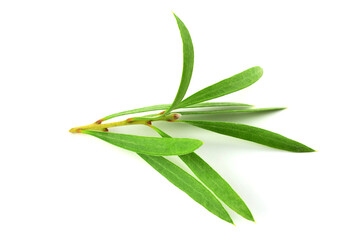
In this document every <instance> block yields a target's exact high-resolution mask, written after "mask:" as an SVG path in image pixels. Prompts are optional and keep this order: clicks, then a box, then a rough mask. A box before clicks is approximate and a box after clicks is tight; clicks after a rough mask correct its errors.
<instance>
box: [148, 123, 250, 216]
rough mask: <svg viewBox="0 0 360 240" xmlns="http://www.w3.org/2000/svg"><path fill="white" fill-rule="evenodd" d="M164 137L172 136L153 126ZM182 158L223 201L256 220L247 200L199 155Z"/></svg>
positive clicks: (192, 154) (240, 213)
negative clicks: (247, 204)
mask: <svg viewBox="0 0 360 240" xmlns="http://www.w3.org/2000/svg"><path fill="white" fill-rule="evenodd" d="M152 127H153V128H154V129H155V131H157V132H158V133H159V134H160V135H161V136H162V137H165V138H171V137H170V136H169V135H167V134H166V133H165V132H163V131H161V130H160V129H158V128H156V127H154V126H152ZM179 157H180V159H181V160H182V161H183V162H184V163H185V164H186V165H187V166H188V167H189V168H190V169H191V171H192V172H193V173H194V174H195V175H196V176H197V177H198V178H199V179H200V181H202V182H203V183H204V184H205V186H207V187H208V188H209V189H210V190H211V191H212V192H213V193H214V194H215V195H216V196H217V197H218V198H219V199H220V200H221V201H223V202H224V203H225V204H226V205H227V206H228V207H230V208H231V209H232V210H234V211H235V212H236V213H238V214H239V215H240V216H243V217H244V218H246V219H248V220H250V221H254V218H253V216H252V214H251V212H250V210H249V208H248V207H247V206H246V204H245V202H244V201H243V200H242V199H241V198H240V196H239V195H238V194H237V193H236V192H235V191H234V190H233V189H232V187H231V186H230V185H229V184H228V183H227V182H226V181H225V180H224V179H223V178H222V177H221V176H220V175H219V174H218V173H217V172H216V171H215V170H214V169H213V168H212V167H211V166H210V165H209V164H207V163H206V162H205V161H204V160H203V159H202V158H201V157H200V156H199V155H197V154H196V153H194V152H192V153H189V154H185V155H180V156H179Z"/></svg>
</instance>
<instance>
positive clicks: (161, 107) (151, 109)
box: [101, 104, 170, 121]
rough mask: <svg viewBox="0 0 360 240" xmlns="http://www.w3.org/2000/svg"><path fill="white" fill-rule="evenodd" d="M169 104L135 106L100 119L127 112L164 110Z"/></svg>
mask: <svg viewBox="0 0 360 240" xmlns="http://www.w3.org/2000/svg"><path fill="white" fill-rule="evenodd" d="M169 106H170V104H159V105H153V106H148V107H142V108H135V109H132V110H127V111H122V112H118V113H114V114H111V115H108V116H106V117H103V118H102V119H101V120H102V121H105V120H109V119H112V118H115V117H120V116H124V115H128V114H134V113H142V112H150V111H157V110H165V109H167V108H168V107H169Z"/></svg>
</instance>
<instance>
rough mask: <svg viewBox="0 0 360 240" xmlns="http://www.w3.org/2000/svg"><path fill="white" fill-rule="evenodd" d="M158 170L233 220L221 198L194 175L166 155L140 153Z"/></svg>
mask: <svg viewBox="0 0 360 240" xmlns="http://www.w3.org/2000/svg"><path fill="white" fill-rule="evenodd" d="M163 139H171V138H163ZM139 156H140V157H142V158H143V159H144V160H145V161H146V162H147V163H148V164H150V165H151V166H152V167H153V168H154V169H155V170H156V171H158V172H159V173H160V174H161V175H163V176H164V177H165V178H167V179H168V180H169V181H170V182H171V183H172V184H174V185H175V186H176V187H178V188H179V189H181V190H182V191H184V192H185V193H186V194H187V195H189V196H190V197H191V198H192V199H194V200H195V201H196V202H198V203H199V204H201V205H202V206H203V207H205V208H206V209H207V210H209V211H210V212H211V213H213V214H215V215H216V216H218V217H219V218H221V219H223V220H225V221H227V222H229V223H232V224H233V221H232V219H231V217H230V216H229V214H228V213H227V211H226V210H225V208H224V207H223V206H222V205H221V203H220V202H219V200H218V199H217V198H216V197H215V196H214V195H213V194H212V193H211V192H210V191H209V190H208V189H207V188H205V187H204V185H202V184H201V183H200V182H199V181H197V180H196V179H195V178H194V177H193V176H191V175H190V174H188V173H187V172H185V171H184V170H183V169H181V168H180V167H178V166H177V165H175V164H174V163H172V162H170V161H169V160H167V159H166V158H164V157H160V156H149V155H144V154H139Z"/></svg>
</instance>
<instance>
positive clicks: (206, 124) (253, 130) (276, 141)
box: [179, 120, 315, 152]
mask: <svg viewBox="0 0 360 240" xmlns="http://www.w3.org/2000/svg"><path fill="white" fill-rule="evenodd" d="M179 122H185V123H188V124H191V125H194V126H196V127H200V128H204V129H206V130H209V131H213V132H217V133H220V134H224V135H228V136H231V137H236V138H240V139H244V140H247V141H252V142H256V143H259V144H262V145H266V146H269V147H273V148H278V149H282V150H286V151H290V152H314V151H315V150H313V149H311V148H309V147H308V146H305V145H304V144H302V143H299V142H297V141H294V140H292V139H289V138H287V137H284V136H282V135H280V134H277V133H274V132H271V131H268V130H265V129H262V128H257V127H253V126H249V125H245V124H239V123H229V122H215V121H214V122H213V121H188V120H183V121H179Z"/></svg>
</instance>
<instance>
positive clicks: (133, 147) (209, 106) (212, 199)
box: [69, 14, 314, 223]
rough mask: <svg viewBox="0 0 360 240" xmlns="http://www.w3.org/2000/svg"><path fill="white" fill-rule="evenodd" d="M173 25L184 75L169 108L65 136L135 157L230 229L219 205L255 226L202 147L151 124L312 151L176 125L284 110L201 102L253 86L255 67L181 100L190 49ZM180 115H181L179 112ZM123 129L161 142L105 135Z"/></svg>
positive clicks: (237, 132) (248, 130)
mask: <svg viewBox="0 0 360 240" xmlns="http://www.w3.org/2000/svg"><path fill="white" fill-rule="evenodd" d="M174 15H175V14H174ZM175 19H176V22H177V24H178V27H179V30H180V35H181V39H182V45H183V72H182V77H181V81H180V86H179V88H178V92H177V94H176V96H175V98H174V100H173V102H172V104H160V105H153V106H148V107H142V108H136V109H132V110H127V111H122V112H117V113H114V114H111V115H108V116H106V117H103V118H101V119H99V120H97V121H96V122H94V123H92V124H89V125H85V126H80V127H75V128H72V129H70V130H69V131H70V132H71V133H83V134H88V135H91V136H94V137H96V138H99V139H101V140H103V141H106V142H108V143H110V144H113V145H115V146H117V147H121V148H124V149H127V150H129V151H133V152H135V153H137V154H138V155H139V156H140V157H141V158H142V159H144V161H146V162H147V163H148V164H149V165H150V166H151V167H153V168H154V169H155V170H156V171H157V172H159V173H160V174H161V175H163V176H164V177H165V178H166V179H168V180H169V181H170V182H171V183H172V184H174V185H175V186H176V187H178V188H179V189H181V190H182V191H183V192H185V193H186V194H187V195H188V196H190V197H191V198H192V199H194V200H195V201H196V202H198V203H199V204H200V205H202V206H203V207H205V208H206V209H207V210H209V212H211V213H213V214H214V215H216V216H218V217H219V218H220V219H223V220H225V221H227V222H229V223H233V221H232V219H231V217H230V215H229V214H228V212H227V210H226V209H225V208H224V207H223V204H222V203H224V204H226V205H227V206H228V207H230V208H231V209H232V210H233V211H235V212H236V213H238V214H239V215H240V216H242V217H244V218H245V219H247V220H250V221H254V217H253V215H252V213H251V212H250V209H249V208H248V207H247V205H246V204H245V201H244V200H243V199H242V198H241V197H240V195H239V194H237V193H236V192H235V191H234V189H233V188H232V187H231V186H230V185H229V184H228V183H227V182H226V181H225V179H224V178H223V177H221V176H220V175H219V174H218V173H217V172H216V171H215V170H214V169H213V168H212V167H211V166H210V165H208V164H207V163H206V162H205V161H204V160H203V159H202V158H201V157H200V156H199V155H197V154H196V153H195V152H194V151H195V150H196V149H198V148H199V147H200V146H201V145H202V141H200V140H198V139H189V138H172V137H170V135H168V134H166V133H165V132H163V131H162V130H160V129H159V128H157V127H155V126H153V125H152V122H155V121H168V122H179V123H186V124H190V125H192V126H195V127H199V128H202V129H206V130H209V131H212V132H216V133H219V134H223V135H227V136H230V137H234V138H239V139H242V140H246V141H251V142H253V143H257V144H262V145H265V146H268V147H272V148H277V149H280V150H285V151H290V152H313V151H314V150H313V149H312V148H310V147H308V146H306V145H304V144H302V143H300V142H297V141H294V140H292V139H289V138H287V137H285V136H283V135H280V134H278V133H274V132H271V131H268V130H265V129H262V128H258V127H254V126H250V125H245V124H239V123H230V122H219V121H195V120H179V118H180V117H181V115H182V114H183V115H187V116H188V117H192V116H196V115H209V117H211V115H215V114H216V115H220V116H221V115H224V114H237V115H240V114H246V113H252V114H256V113H260V112H266V111H278V110H282V109H284V108H252V107H253V106H252V105H248V104H243V103H234V102H206V101H209V100H213V99H215V98H218V97H222V96H225V95H227V94H230V93H233V92H236V91H239V90H241V89H244V88H247V87H249V86H251V85H252V84H254V83H256V82H257V81H258V80H259V79H260V78H261V76H262V75H263V70H262V68H261V67H258V66H256V67H252V68H249V69H247V70H245V71H243V72H240V73H238V74H235V75H233V76H231V77H229V78H226V79H224V80H222V81H219V82H217V83H215V84H212V85H210V86H208V87H206V88H204V89H202V90H200V91H198V92H196V93H194V94H192V95H191V96H190V97H187V98H185V99H184V97H185V95H186V91H187V89H188V87H189V83H190V80H191V76H192V71H193V65H194V49H193V44H192V40H191V37H190V33H189V31H188V29H187V28H186V26H185V24H184V23H183V22H182V21H181V20H180V19H179V18H178V17H177V16H176V15H175ZM194 108H196V109H194ZM179 109H183V110H180V111H179ZM204 109H205V110H204ZM158 110H162V112H160V113H158V114H150V115H145V116H141V117H132V118H128V119H126V120H122V121H118V122H112V123H103V122H104V121H107V120H110V119H112V118H115V117H119V116H124V115H128V114H135V113H143V112H150V111H158ZM184 110H185V111H184ZM174 111H175V112H174ZM127 125H147V126H149V127H152V129H154V130H155V131H156V132H157V133H158V134H159V135H160V136H161V137H146V136H136V135H129V134H120V133H114V132H109V128H113V127H120V126H127ZM174 155H175V156H179V158H180V159H181V160H182V161H183V162H184V163H185V164H186V165H187V166H188V167H189V169H190V170H191V171H192V173H194V174H195V176H197V178H198V179H196V178H194V177H193V176H192V175H190V174H188V173H187V172H186V171H184V170H183V169H182V168H181V167H179V166H177V165H176V164H174V163H172V162H171V161H169V160H168V159H166V158H165V157H164V156H174ZM215 157H216V156H215ZM218 157H220V156H218ZM210 190H211V191H210ZM219 199H220V200H221V201H222V202H220V201H219Z"/></svg>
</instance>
